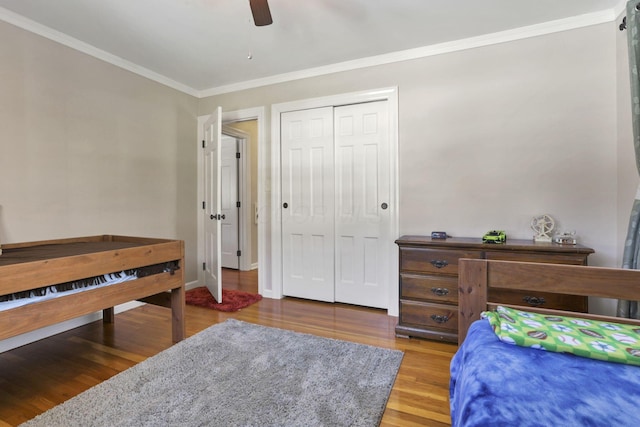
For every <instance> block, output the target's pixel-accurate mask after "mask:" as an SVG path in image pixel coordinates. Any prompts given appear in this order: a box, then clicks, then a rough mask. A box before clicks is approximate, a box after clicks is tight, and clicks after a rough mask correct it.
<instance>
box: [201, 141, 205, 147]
mask: <svg viewBox="0 0 640 427" xmlns="http://www.w3.org/2000/svg"><path fill="white" fill-rule="evenodd" d="M204 147H205V142H204V139H203V140H202V148H204Z"/></svg>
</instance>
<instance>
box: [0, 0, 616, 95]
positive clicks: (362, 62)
mask: <svg viewBox="0 0 640 427" xmlns="http://www.w3.org/2000/svg"><path fill="white" fill-rule="evenodd" d="M624 10H625V1H624V0H621V1H620V3H619V4H618V5H617V7H615V8H612V9H608V10H605V11H602V12H595V13H589V14H584V15H579V16H574V17H571V18H565V19H559V20H555V21H549V22H545V23H542V24H536V25H530V26H527V27H521V28H516V29H513V30H507V31H501V32H497V33H492V34H486V35H482V36H478V37H470V38H466V39H461V40H456V41H452V42H446V43H439V44H435V45H431V46H423V47H419V48H414V49H407V50H402V51H397V52H392V53H388V54H384V55H377V56H370V57H365V58H360V59H355V60H351V61H345V62H340V63H335V64H330V65H326V66H322V67H316V68H309V69H305V70H300V71H294V72H291V73H284V74H278V75H274V76H269V77H265V78H260V79H254V80H247V81H243V82H238V83H232V84H229V85H223V86H218V87H213V88H210V89H205V90H197V89H194V88H192V87H190V86H187V85H185V84H182V83H180V82H176V81H175V80H172V79H170V78H168V77H165V76H163V75H161V74H158V73H156V72H154V71H151V70H149V69H147V68H144V67H141V66H139V65H136V64H134V63H132V62H130V61H127V60H125V59H123V58H120V57H119V56H116V55H113V54H110V53H108V52H106V51H103V50H101V49H98V48H96V47H94V46H92V45H90V44H88V43H85V42H82V41H80V40H78V39H75V38H73V37H70V36H68V35H66V34H64V33H61V32H59V31H57V30H54V29H52V28H49V27H47V26H44V25H42V24H39V23H37V22H35V21H33V20H30V19H27V18H25V17H23V16H22V15H18V14H16V13H14V12H11V11H9V10H7V9H5V8H2V7H0V20H2V21H5V22H7V23H9V24H12V25H15V26H16V27H19V28H22V29H24V30H26V31H29V32H32V33H35V34H37V35H39V36H42V37H45V38H47V39H50V40H53V41H55V42H58V43H60V44H62V45H65V46H67V47H70V48H72V49H75V50H78V51H80V52H82V53H85V54H87V55H90V56H93V57H95V58H98V59H100V60H102V61H105V62H107V63H109V64H112V65H115V66H117V67H120V68H123V69H125V70H127V71H131V72H132V73H135V74H138V75H140V76H142V77H146V78H148V79H150V80H153V81H155V82H157V83H160V84H163V85H165V86H168V87H170V88H173V89H175V90H178V91H180V92H184V93H186V94H188V95H192V96H195V97H197V98H206V97H209V96H214V95H221V94H224V93H229V92H236V91H241V90H246V89H253V88H256V87H261V86H267V85H272V84H278V83H284V82H288V81H292V80H300V79H306V78H309V77H317V76H321V75H326V74H332V73H338V72H343V71H351V70H356V69H359V68H366V67H373V66H377V65H385V64H391V63H394V62H401V61H409V60H412V59H418V58H425V57H429V56H435V55H442V54H445V53H452V52H458V51H462V50H467V49H474V48H477V47H483V46H490V45H493V44H499V43H506V42H511V41H515V40H521V39H526V38H531V37H537V36H542V35H546V34H553V33H557V32H561V31H568V30H574V29H577V28H582V27H588V26H592V25H598V24H603V23H607V22H612V21H614V20H615V19H616V17H617V16H619V15H620V14H621V13H623V12H624Z"/></svg>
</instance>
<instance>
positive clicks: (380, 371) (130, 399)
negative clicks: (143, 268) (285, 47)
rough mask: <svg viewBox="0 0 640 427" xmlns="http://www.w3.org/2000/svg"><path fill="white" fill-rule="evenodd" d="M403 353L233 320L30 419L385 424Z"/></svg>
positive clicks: (59, 422)
mask: <svg viewBox="0 0 640 427" xmlns="http://www.w3.org/2000/svg"><path fill="white" fill-rule="evenodd" d="M402 356H403V353H402V352H401V351H398V350H388V349H383V348H378V347H372V346H367V345H362V344H355V343H351V342H346V341H339V340H334V339H328V338H321V337H317V336H314V335H309V334H301V333H296V332H291V331H286V330H282V329H276V328H269V327H265V326H259V325H254V324H251V323H246V322H241V321H238V320H234V319H229V320H227V321H225V322H224V323H220V324H217V325H214V326H211V327H210V328H208V329H206V330H204V331H202V332H200V333H198V334H196V335H194V336H192V337H190V338H187V339H186V340H184V341H182V342H180V343H178V344H176V345H174V346H172V347H170V348H169V349H167V350H165V351H163V352H161V353H158V354H157V355H155V356H153V357H150V358H149V359H147V360H145V361H144V362H142V363H139V364H138V365H135V366H133V367H131V368H130V369H127V370H126V371H124V372H121V373H119V374H118V375H116V376H114V377H112V378H111V379H109V380H107V381H105V382H103V383H100V384H98V385H97V386H95V387H93V388H91V389H89V390H87V391H85V392H84V393H82V394H80V395H78V396H76V397H74V398H72V399H70V400H68V401H67V402H64V403H62V404H60V405H58V406H56V407H55V408H52V409H50V410H49V411H47V412H45V413H43V414H41V415H39V416H37V417H36V418H34V419H32V420H31V421H28V422H26V423H24V424H22V425H23V426H29V427H35V426H47V427H53V426H65V427H70V426H82V427H87V426H154V427H155V426H377V425H378V424H379V423H380V420H381V418H382V414H383V412H384V408H385V406H386V402H387V399H388V397H389V393H390V391H391V388H392V386H393V382H394V381H395V377H396V374H397V372H398V368H399V367H400V362H401V361H402Z"/></svg>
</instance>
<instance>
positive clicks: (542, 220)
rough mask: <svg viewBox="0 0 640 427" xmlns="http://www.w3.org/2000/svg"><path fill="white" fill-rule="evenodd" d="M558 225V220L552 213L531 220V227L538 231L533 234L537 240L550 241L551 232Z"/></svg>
mask: <svg viewBox="0 0 640 427" xmlns="http://www.w3.org/2000/svg"><path fill="white" fill-rule="evenodd" d="M555 226H556V222H555V221H554V220H553V218H551V215H540V216H536V217H533V219H532V220H531V229H532V230H533V231H535V232H536V234H535V235H534V236H533V240H534V241H535V242H550V241H551V232H552V231H553V229H554V227H555Z"/></svg>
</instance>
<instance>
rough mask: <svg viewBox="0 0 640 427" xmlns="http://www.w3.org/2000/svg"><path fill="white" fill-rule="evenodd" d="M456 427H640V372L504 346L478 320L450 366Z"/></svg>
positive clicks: (618, 365) (608, 363)
mask: <svg viewBox="0 0 640 427" xmlns="http://www.w3.org/2000/svg"><path fill="white" fill-rule="evenodd" d="M449 394H450V405H451V422H452V425H453V426H465V427H469V426H494V425H495V426H498V425H499V426H562V427H570V426H638V425H640V367H638V366H633V365H623V364H619V363H611V362H603V361H600V360H595V359H588V358H584V357H579V356H574V355H570V354H562V353H552V352H547V351H543V350H536V349H531V348H525V347H519V346H515V345H510V344H505V343H503V342H501V341H500V340H498V338H497V336H496V335H495V333H494V332H493V330H492V329H491V327H490V325H489V322H488V321H486V320H479V321H476V322H474V323H473V324H472V325H471V328H470V329H469V332H468V335H467V338H466V339H465V341H464V343H463V345H462V346H461V347H460V348H459V349H458V352H457V353H456V354H455V355H454V357H453V359H452V360H451V383H450V387H449Z"/></svg>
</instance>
